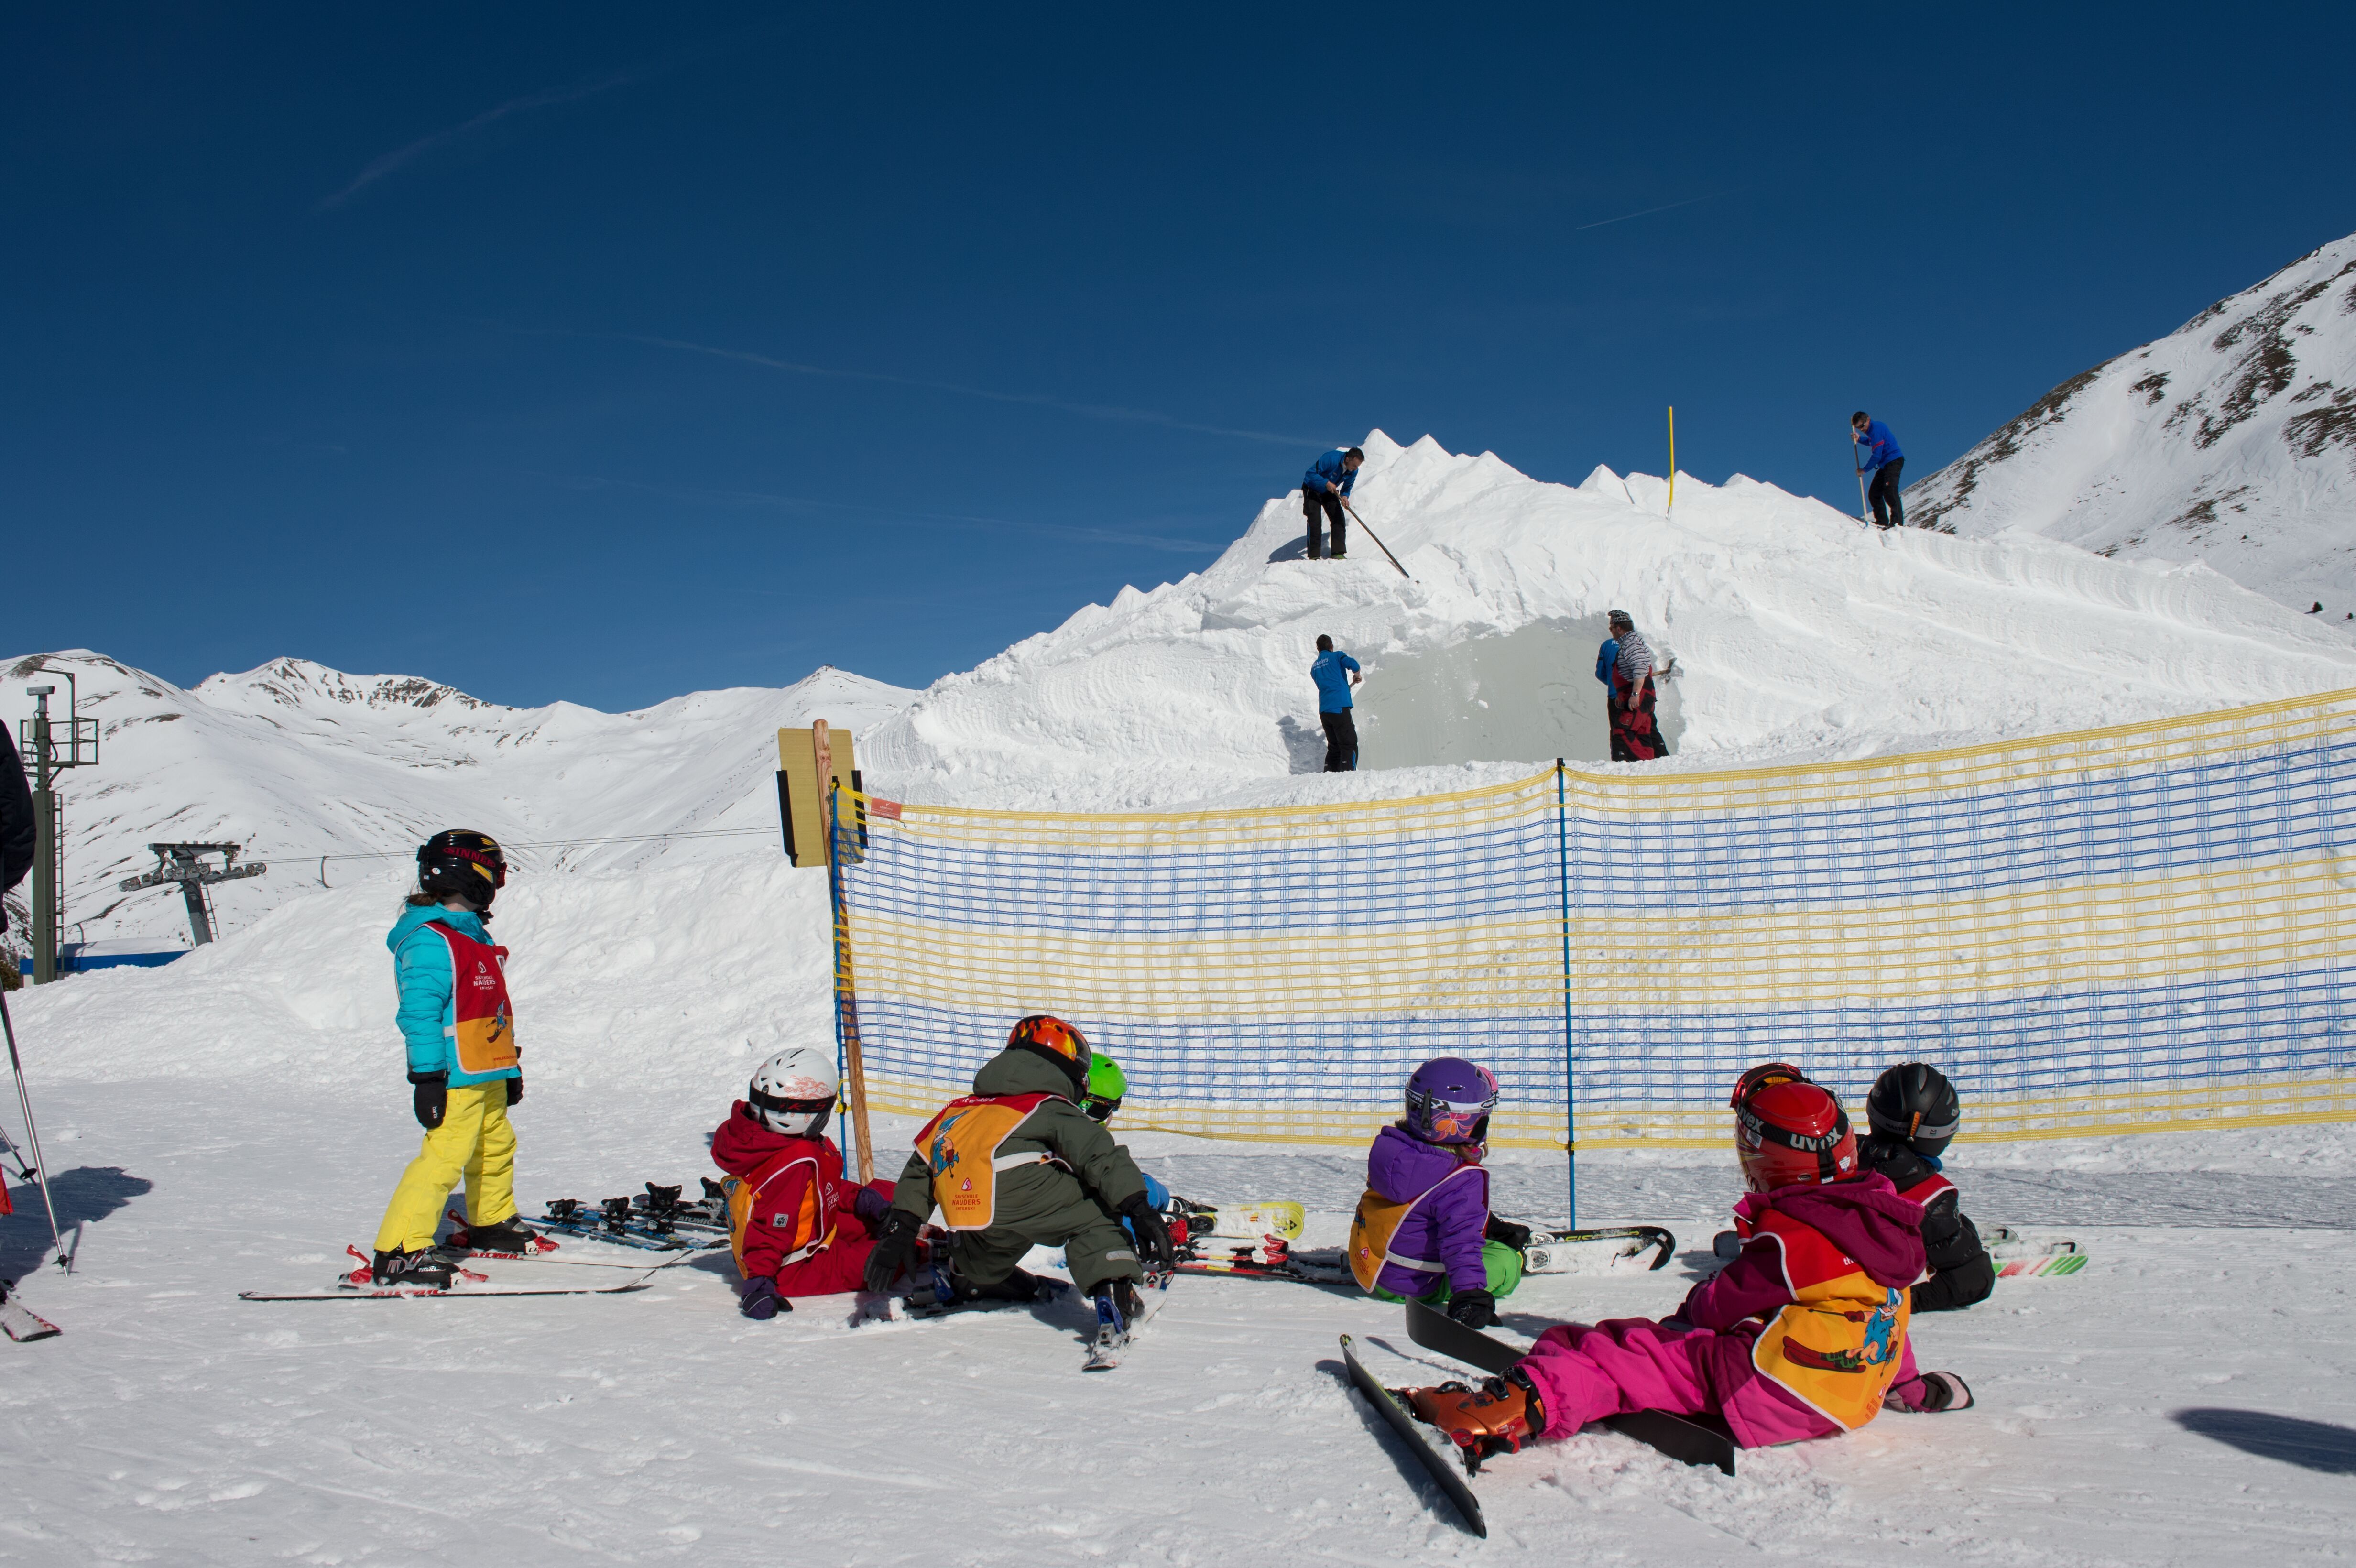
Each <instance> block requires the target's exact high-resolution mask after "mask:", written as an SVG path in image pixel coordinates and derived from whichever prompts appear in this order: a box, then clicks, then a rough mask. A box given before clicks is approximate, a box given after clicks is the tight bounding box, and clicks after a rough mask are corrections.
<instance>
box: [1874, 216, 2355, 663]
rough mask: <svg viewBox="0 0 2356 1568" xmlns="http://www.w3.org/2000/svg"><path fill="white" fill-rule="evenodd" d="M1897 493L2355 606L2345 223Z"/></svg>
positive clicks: (2337, 610)
mask: <svg viewBox="0 0 2356 1568" xmlns="http://www.w3.org/2000/svg"><path fill="white" fill-rule="evenodd" d="M1906 498H1907V512H1908V516H1909V520H1910V521H1912V522H1917V523H1922V524H1926V525H1929V526H1933V527H1936V528H1941V529H1944V530H1945V531H1947V532H1950V533H1959V534H1965V535H1973V536H1986V535H1989V534H1994V533H1997V532H2000V531H2001V530H2003V529H2006V528H2028V529H2030V530H2033V531H2035V532H2037V533H2041V534H2045V535H2048V536H2050V537H2051V538H2054V539H2063V540H2066V541H2068V542H2070V543H2072V544H2076V545H2080V546H2083V548H2085V549H2091V550H2094V551H2095V552H2096V553H2097V554H2101V555H2108V556H2119V557H2127V558H2136V557H2150V558H2156V559H2159V560H2199V561H2203V562H2205V563H2207V564H2208V565H2210V566H2211V567H2213V568H2215V569H2216V570H2217V571H2222V572H2223V573H2224V574H2225V575H2226V576H2228V577H2231V578H2233V580H2234V581H2237V582H2240V583H2242V584H2243V585H2244V587H2247V588H2253V589H2255V590H2256V591H2257V592H2261V593H2265V594H2267V595H2269V596H2271V597H2273V598H2275V599H2276V600H2279V601H2280V602H2282V603H2286V604H2288V605H2290V606H2292V607H2293V608H2295V609H2299V610H2305V609H2307V608H2308V606H2309V605H2311V604H2313V603H2323V604H2324V605H2325V606H2326V608H2327V609H2328V610H2329V612H2330V613H2331V615H2332V619H2334V620H2340V619H2341V618H2342V617H2343V616H2346V615H2348V614H2349V613H2351V611H2356V235H2351V236H2350V237H2349V238H2347V239H2344V240H2337V241H2335V242H2333V243H2332V244H2329V245H2326V246H2324V247H2323V248H2322V249H2321V250H2319V251H2312V252H2310V253H2309V254H2308V255H2306V256H2303V257H2301V258H2299V260H2298V261H2295V262H2293V263H2292V264H2291V265H2290V266H2288V267H2286V268H2284V269H2283V270H2282V271H2281V272H2277V273H2276V274H2275V275H2274V276H2273V277H2271V278H2268V279H2267V280H2266V281H2265V283H2260V284H2259V285H2258V286H2257V287H2255V288H2254V289H2250V290H2248V291H2246V292H2244V293H2238V294H2235V295H2233V297H2231V298H2230V299H2222V300H2220V301H2218V302H2217V303H2216V304H2212V305H2211V306H2210V307H2209V308H2208V309H2207V310H2204V311H2202V312H2201V314H2200V315H2196V316H2194V317H2193V318H2192V319H2191V320H2190V321H2189V322H2187V323H2185V324H2184V325H2182V326H2181V327H2179V328H2178V329H2177V330H2176V331H2175V332H2173V333H2171V334H2169V336H2166V337H2163V338H2161V339H2159V340H2158V341H2157V342H2155V343H2150V344H2147V345H2146V346H2145V347H2142V348H2139V349H2135V350H2132V351H2130V352H2128V353H2126V354H2122V355H2120V356H2119V357H2117V358H2115V359H2112V360H2109V361H2106V362H2105V363H2104V364H2101V365H2097V366H2095V367H2094V368H2093V369H2091V370H2088V371H2085V372H2084V373H2083V374H2081V375H2078V376H2073V377H2072V378H2071V379H2069V380H2067V381H2064V382H2062V383H2061V385H2060V386H2058V387H2056V388H2054V389H2052V390H2051V391H2050V392H2048V393H2046V394H2045V396H2044V397H2042V398H2040V399H2039V400H2037V401H2036V402H2035V403H2034V404H2032V405H2030V407H2029V409H2027V410H2026V411H2023V412H2022V413H2021V414H2020V415H2019V417H2018V418H2016V419H2014V420H2012V421H2010V422H2009V423H2008V424H2006V425H2005V426H2004V427H2003V428H2002V429H2000V430H1998V431H1997V432H1996V433H1995V434H1993V435H1991V436H1989V437H1988V438H1987V440H1985V441H1983V442H1981V443H1979V444H1978V445H1977V446H1976V447H1974V448H1972V450H1971V451H1969V452H1967V453H1965V454H1964V455H1963V457H1961V458H1960V459H1958V460H1957V461H1956V462H1954V463H1952V464H1948V465H1947V466H1946V467H1945V468H1944V469H1942V470H1940V471H1939V472H1938V473H1937V474H1934V475H1932V476H1931V477H1929V478H1927V479H1925V480H1923V481H1922V482H1921V483H1920V484H1916V485H1910V486H1909V487H1908V489H1907V497H1906Z"/></svg>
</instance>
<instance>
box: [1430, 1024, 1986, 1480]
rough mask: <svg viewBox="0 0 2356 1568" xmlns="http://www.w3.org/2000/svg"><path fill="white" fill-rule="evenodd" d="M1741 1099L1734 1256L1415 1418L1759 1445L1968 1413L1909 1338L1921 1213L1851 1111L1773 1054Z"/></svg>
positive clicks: (1437, 1394)
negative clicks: (1635, 1424) (1653, 1312)
mask: <svg viewBox="0 0 2356 1568" xmlns="http://www.w3.org/2000/svg"><path fill="white" fill-rule="evenodd" d="M1734 1106H1735V1122H1736V1125H1735V1148H1736V1153H1737V1155H1738V1157H1739V1158H1740V1162H1741V1165H1742V1174H1743V1179H1744V1184H1745V1185H1746V1186H1748V1187H1749V1188H1750V1189H1751V1190H1750V1192H1749V1193H1748V1194H1746V1195H1745V1196H1744V1198H1743V1199H1742V1201H1741V1202H1740V1203H1739V1204H1737V1205H1736V1207H1735V1221H1736V1226H1737V1229H1738V1230H1739V1231H1740V1233H1741V1234H1742V1236H1743V1237H1744V1239H1745V1244H1744V1246H1743V1248H1742V1253H1741V1255H1740V1257H1739V1258H1737V1259H1736V1260H1735V1262H1734V1263H1733V1264H1730V1266H1729V1267H1728V1268H1727V1269H1726V1270H1725V1271H1724V1272H1723V1273H1721V1274H1719V1275H1718V1276H1717V1277H1715V1278H1713V1279H1710V1280H1707V1281H1705V1282H1704V1283H1702V1284H1700V1285H1696V1286H1695V1287H1694V1288H1693V1290H1692V1292H1691V1293H1690V1294H1688V1295H1687V1296H1686V1299H1685V1304H1684V1305H1683V1306H1682V1307H1678V1308H1677V1311H1676V1315H1675V1316H1673V1317H1666V1318H1663V1319H1661V1320H1659V1321H1657V1322H1656V1321H1655V1320H1654V1319H1651V1318H1648V1317H1627V1318H1620V1319H1616V1320H1613V1321H1610V1322H1604V1323H1598V1324H1585V1323H1566V1324H1558V1325H1557V1326H1556V1327H1554V1328H1549V1329H1547V1331H1546V1332H1545V1333H1544V1334H1542V1335H1541V1336H1539V1338H1538V1342H1537V1344H1536V1345H1535V1346H1533V1347H1532V1348H1531V1350H1530V1353H1529V1355H1527V1356H1526V1357H1525V1358H1524V1359H1523V1360H1521V1361H1520V1362H1519V1363H1517V1364H1516V1365H1515V1367H1514V1368H1513V1369H1512V1370H1511V1371H1508V1372H1506V1374H1505V1376H1504V1377H1501V1378H1491V1379H1489V1380H1488V1381H1487V1382H1486V1383H1485V1384H1484V1385H1483V1386H1482V1387H1480V1388H1472V1389H1468V1388H1465V1387H1464V1386H1463V1385H1462V1384H1451V1385H1449V1386H1448V1387H1445V1388H1439V1389H1415V1390H1411V1391H1409V1397H1410V1399H1411V1402H1412V1403H1413V1405H1414V1407H1415V1412H1416V1413H1417V1414H1418V1415H1419V1416H1421V1417H1423V1419H1424V1420H1426V1421H1429V1422H1430V1423H1431V1424H1433V1425H1435V1426H1437V1427H1439V1428H1440V1430H1441V1431H1442V1432H1444V1433H1446V1434H1447V1435H1449V1436H1450V1437H1451V1438H1453V1439H1454V1440H1455V1441H1456V1442H1457V1443H1458V1444H1460V1445H1462V1446H1464V1447H1467V1448H1472V1449H1475V1450H1478V1451H1482V1452H1494V1451H1496V1450H1499V1449H1503V1450H1506V1451H1512V1450H1515V1449H1518V1448H1519V1447H1520V1446H1521V1445H1522V1444H1523V1442H1524V1441H1526V1440H1527V1439H1530V1438H1544V1437H1567V1436H1569V1435H1570V1434H1572V1433H1574V1432H1577V1431H1578V1430H1579V1429H1580V1427H1581V1426H1583V1425H1585V1424H1587V1423H1589V1422H1590V1421H1598V1420H1601V1419H1602V1418H1603V1417H1605V1416H1607V1415H1617V1414H1621V1413H1626V1412H1629V1411H1636V1410H1665V1411H1670V1412H1674V1413H1678V1414H1685V1415H1697V1414H1708V1415H1716V1416H1719V1417H1722V1418H1723V1419H1724V1420H1725V1422H1726V1424H1727V1425H1728V1427H1729V1428H1730V1430H1731V1431H1732V1432H1733V1434H1734V1439H1735V1441H1736V1442H1737V1443H1739V1444H1740V1445H1743V1446H1744V1447H1746V1448H1748V1447H1758V1446H1762V1445H1768V1444H1775V1443H1789V1442H1792V1441H1793V1440H1794V1439H1796V1438H1803V1437H1827V1436H1831V1435H1834V1434H1836V1433H1840V1432H1851V1431H1855V1430H1856V1429H1857V1428H1858V1427H1860V1426H1862V1425H1864V1424H1866V1423H1867V1422H1869V1421H1871V1420H1872V1419H1873V1418H1874V1416H1875V1415H1877V1414H1878V1413H1880V1411H1881V1410H1882V1409H1883V1408H1885V1406H1886V1407H1889V1408H1894V1409H1901V1410H1910V1411H1931V1410H1962V1409H1965V1408H1968V1406H1969V1405H1970V1403H1971V1392H1970V1391H1969V1390H1968V1389H1966V1388H1965V1386H1964V1382H1963V1380H1962V1379H1961V1378H1958V1377H1956V1376H1955V1375H1954V1373H1952V1372H1931V1373H1928V1374H1922V1373H1918V1372H1917V1371H1916V1370H1915V1367H1914V1353H1913V1348H1912V1345H1911V1344H1910V1343H1909V1341H1908V1338H1907V1326H1908V1318H1909V1316H1910V1312H1909V1307H1908V1301H1907V1290H1908V1287H1909V1286H1911V1285H1913V1284H1914V1282H1915V1281H1916V1280H1918V1279H1920V1278H1922V1270H1923V1262H1922V1236H1921V1233H1920V1228H1921V1225H1922V1208H1921V1206H1920V1205H1918V1204H1915V1203H1912V1202H1910V1201H1908V1200H1905V1199H1903V1198H1901V1197H1900V1196H1899V1195H1898V1191H1897V1189H1895V1188H1893V1187H1892V1186H1890V1181H1889V1179H1888V1178H1886V1177H1882V1176H1879V1175H1876V1174H1874V1173H1872V1172H1863V1173H1860V1172H1859V1171H1858V1163H1857V1137H1856V1135H1855V1134H1854V1133H1852V1132H1851V1131H1850V1130H1849V1125H1848V1117H1847V1115H1846V1114H1845V1113H1843V1111H1842V1110H1841V1107H1840V1102H1839V1101H1838V1100H1837V1098H1835V1097H1834V1095H1833V1093H1832V1092H1831V1091H1830V1090H1827V1089H1825V1088H1823V1087H1821V1086H1820V1085H1818V1084H1815V1083H1809V1082H1808V1081H1807V1079H1806V1078H1804V1077H1803V1076H1802V1075H1801V1074H1800V1072H1799V1070H1798V1069H1796V1068H1794V1067H1789V1066H1786V1065H1784V1064H1783V1063H1782V1062H1773V1063H1770V1064H1769V1065H1768V1066H1766V1067H1754V1068H1752V1069H1751V1071H1750V1072H1746V1073H1744V1074H1743V1075H1742V1082H1741V1083H1740V1085H1738V1086H1737V1088H1736V1089H1735V1092H1734Z"/></svg>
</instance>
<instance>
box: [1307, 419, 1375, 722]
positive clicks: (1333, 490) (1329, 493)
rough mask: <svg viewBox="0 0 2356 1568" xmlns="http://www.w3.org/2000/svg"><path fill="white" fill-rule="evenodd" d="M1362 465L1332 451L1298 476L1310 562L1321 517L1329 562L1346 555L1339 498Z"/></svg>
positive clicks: (1355, 456) (1356, 456)
mask: <svg viewBox="0 0 2356 1568" xmlns="http://www.w3.org/2000/svg"><path fill="white" fill-rule="evenodd" d="M1365 461H1366V454H1365V453H1363V452H1360V451H1359V450H1358V449H1357V448H1356V447H1355V446H1354V447H1351V448H1350V449H1349V450H1348V451H1346V452H1345V451H1343V450H1342V449H1341V448H1339V447H1336V448H1335V449H1334V450H1333V451H1332V452H1329V453H1326V454H1325V455H1324V456H1323V457H1321V458H1319V459H1318V460H1317V461H1316V462H1315V463H1312V464H1310V465H1309V472H1308V473H1306V474H1304V475H1301V510H1302V511H1303V512H1305V513H1307V514H1308V516H1309V559H1310V560H1316V559H1317V558H1318V557H1319V556H1320V555H1321V554H1323V551H1322V550H1321V549H1320V548H1319V539H1318V522H1319V518H1320V517H1321V515H1322V516H1323V518H1324V519H1326V520H1327V521H1330V522H1331V523H1332V525H1333V559H1334V560H1341V559H1342V558H1343V557H1344V556H1345V555H1347V554H1349V553H1350V528H1349V524H1348V523H1346V522H1345V521H1344V520H1343V519H1344V513H1343V511H1342V498H1343V497H1344V496H1347V495H1348V494H1349V493H1350V486H1351V485H1355V484H1356V483H1357V482H1358V467H1359V465H1360V464H1363V463H1365ZM1344 706H1345V707H1346V706H1347V704H1344Z"/></svg>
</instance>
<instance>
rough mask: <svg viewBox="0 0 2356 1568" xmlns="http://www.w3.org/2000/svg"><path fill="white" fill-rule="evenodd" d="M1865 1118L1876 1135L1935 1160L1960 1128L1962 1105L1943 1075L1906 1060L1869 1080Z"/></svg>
mask: <svg viewBox="0 0 2356 1568" xmlns="http://www.w3.org/2000/svg"><path fill="white" fill-rule="evenodd" d="M1865 1119H1866V1120H1867V1121H1869V1122H1870V1123H1871V1124H1872V1125H1873V1130H1874V1132H1875V1133H1877V1134H1878V1135H1879V1136H1882V1137H1885V1138H1890V1139H1894V1140H1895V1141H1897V1142H1899V1143H1902V1144H1904V1145H1905V1146H1906V1147H1908V1148H1911V1149H1912V1150H1913V1151H1914V1152H1915V1153H1916V1154H1919V1155H1921V1156H1922V1157H1923V1158H1925V1159H1936V1158H1938V1157H1939V1156H1941V1155H1942V1154H1944V1153H1945V1152H1946V1150H1947V1146H1948V1145H1949V1144H1951V1143H1953V1142H1954V1138H1955V1130H1956V1129H1957V1128H1958V1127H1960V1126H1962V1125H1963V1122H1964V1103H1963V1101H1962V1100H1960V1099H1958V1098H1957V1097H1956V1095H1955V1086H1954V1084H1952V1083H1948V1082H1947V1075H1946V1074H1945V1073H1944V1072H1940V1071H1939V1070H1938V1069H1937V1068H1935V1067H1933V1066H1932V1065H1931V1064H1930V1063H1929V1062H1927V1061H1907V1062H1901V1063H1900V1064H1899V1065H1898V1066H1896V1067H1892V1068H1890V1069H1888V1070H1887V1071H1885V1072H1883V1073H1882V1075H1881V1076H1880V1077H1879V1078H1877V1079H1875V1080H1874V1081H1873V1090H1872V1092H1871V1093H1869V1094H1867V1095H1866V1097H1865Z"/></svg>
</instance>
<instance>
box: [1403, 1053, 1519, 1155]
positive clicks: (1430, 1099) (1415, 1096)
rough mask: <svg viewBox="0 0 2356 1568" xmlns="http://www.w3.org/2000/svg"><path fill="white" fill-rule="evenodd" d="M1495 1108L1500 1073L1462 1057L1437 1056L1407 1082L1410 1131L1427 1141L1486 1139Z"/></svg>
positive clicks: (1421, 1067) (1471, 1142)
mask: <svg viewBox="0 0 2356 1568" xmlns="http://www.w3.org/2000/svg"><path fill="white" fill-rule="evenodd" d="M1496 1108H1497V1075H1496V1074H1495V1073H1494V1072H1490V1071H1489V1070H1488V1069H1487V1068H1485V1067H1483V1066H1480V1065H1478V1064H1476V1063H1474V1062H1470V1061H1465V1060H1464V1059H1463V1058H1462V1057H1461V1056H1441V1057H1435V1058H1433V1059H1432V1060H1431V1061H1427V1062H1425V1063H1424V1064H1423V1065H1422V1066H1420V1067H1419V1068H1417V1069H1416V1070H1415V1075H1414V1076H1413V1077H1411V1078H1409V1079H1408V1081H1407V1130H1408V1132H1411V1133H1413V1134H1414V1135H1415V1136H1417V1137H1419V1138H1421V1139H1422V1140H1423V1141H1424V1142H1426V1143H1431V1144H1477V1143H1483V1142H1485V1141H1486V1140H1487V1139H1488V1136H1489V1113H1490V1112H1492V1111H1494V1110H1495V1109H1496Z"/></svg>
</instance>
